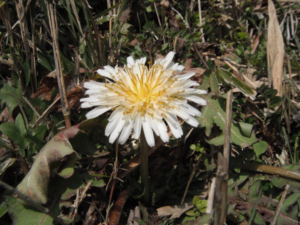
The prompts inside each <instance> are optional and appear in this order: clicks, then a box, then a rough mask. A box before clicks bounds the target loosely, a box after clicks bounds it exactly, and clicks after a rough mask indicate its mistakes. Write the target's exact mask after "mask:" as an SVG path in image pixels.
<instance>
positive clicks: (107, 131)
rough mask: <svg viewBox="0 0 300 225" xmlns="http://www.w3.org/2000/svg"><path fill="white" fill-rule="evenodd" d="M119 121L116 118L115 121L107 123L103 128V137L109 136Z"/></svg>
mask: <svg viewBox="0 0 300 225" xmlns="http://www.w3.org/2000/svg"><path fill="white" fill-rule="evenodd" d="M119 120H120V118H117V119H115V120H112V121H110V122H108V124H107V125H106V127H105V136H109V135H110V134H111V133H112V132H113V130H114V129H115V127H116V126H117V124H118V122H119Z"/></svg>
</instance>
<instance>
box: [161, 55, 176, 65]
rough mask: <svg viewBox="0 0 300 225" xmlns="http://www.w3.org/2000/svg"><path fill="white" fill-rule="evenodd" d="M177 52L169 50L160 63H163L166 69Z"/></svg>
mask: <svg viewBox="0 0 300 225" xmlns="http://www.w3.org/2000/svg"><path fill="white" fill-rule="evenodd" d="M174 55H175V52H169V53H168V54H167V56H166V58H164V59H163V60H162V61H161V62H160V65H162V66H163V67H164V68H165V69H166V68H167V67H168V66H169V64H170V63H171V62H172V60H173V58H174Z"/></svg>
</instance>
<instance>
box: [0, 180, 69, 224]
mask: <svg viewBox="0 0 300 225" xmlns="http://www.w3.org/2000/svg"><path fill="white" fill-rule="evenodd" d="M0 186H1V187H3V188H4V189H6V190H7V191H9V192H12V196H13V197H15V198H18V199H21V200H23V201H24V202H25V203H27V204H28V205H30V206H32V207H34V208H35V209H37V210H39V211H41V212H43V213H45V214H47V215H49V216H51V217H52V218H53V219H54V220H55V221H56V222H58V223H59V224H65V223H64V222H63V220H61V219H60V218H58V217H57V216H56V215H54V214H53V213H52V212H51V211H50V210H49V209H48V208H46V207H44V206H42V205H40V204H39V203H37V202H36V201H34V200H33V199H31V198H30V197H28V196H27V195H25V194H23V193H22V192H20V191H18V190H17V189H16V188H14V187H12V186H10V185H8V184H7V183H5V182H3V181H2V180H0Z"/></svg>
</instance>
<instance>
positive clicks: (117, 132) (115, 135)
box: [108, 118, 125, 144]
mask: <svg viewBox="0 0 300 225" xmlns="http://www.w3.org/2000/svg"><path fill="white" fill-rule="evenodd" d="M124 124H125V120H124V119H123V118H122V119H120V120H119V122H118V124H117V126H116V127H115V129H114V130H113V132H112V133H111V135H110V136H109V140H108V141H109V143H111V144H112V143H114V142H115V140H116V139H117V138H118V136H119V135H120V132H121V130H122V129H123V127H124Z"/></svg>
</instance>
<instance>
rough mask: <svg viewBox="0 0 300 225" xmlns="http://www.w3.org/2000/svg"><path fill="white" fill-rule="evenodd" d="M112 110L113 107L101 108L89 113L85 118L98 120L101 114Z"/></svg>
mask: <svg viewBox="0 0 300 225" xmlns="http://www.w3.org/2000/svg"><path fill="white" fill-rule="evenodd" d="M110 109H111V107H105V106H99V107H97V108H95V109H93V110H91V111H89V112H88V113H87V114H86V115H85V116H86V118H88V119H92V118H96V117H97V116H100V115H101V114H103V113H105V112H107V111H108V110H110Z"/></svg>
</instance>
